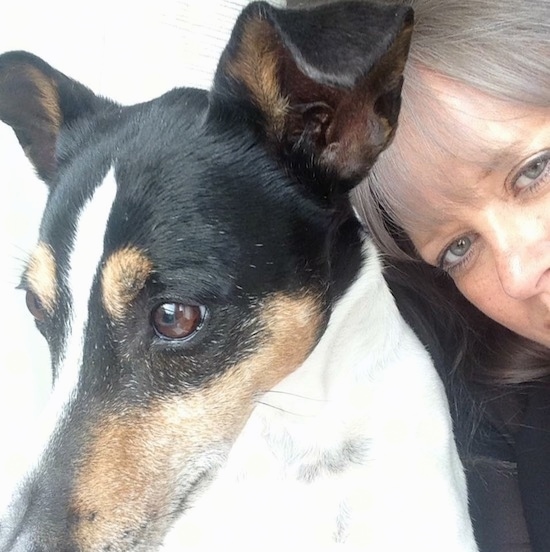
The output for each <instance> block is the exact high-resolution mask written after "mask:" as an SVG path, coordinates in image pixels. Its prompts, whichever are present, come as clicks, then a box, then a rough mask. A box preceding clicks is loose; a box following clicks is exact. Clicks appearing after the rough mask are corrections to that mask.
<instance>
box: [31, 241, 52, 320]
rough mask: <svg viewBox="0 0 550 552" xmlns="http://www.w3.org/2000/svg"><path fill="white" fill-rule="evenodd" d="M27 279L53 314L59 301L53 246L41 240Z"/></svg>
mask: <svg viewBox="0 0 550 552" xmlns="http://www.w3.org/2000/svg"><path fill="white" fill-rule="evenodd" d="M25 279H26V281H27V283H28V285H29V287H30V288H31V290H32V291H33V292H34V293H35V294H36V296H37V297H38V299H39V300H40V303H41V304H42V306H43V307H44V308H45V309H46V311H47V312H48V313H49V314H53V311H54V308H55V303H56V301H57V268H56V263H55V258H54V255H53V251H52V249H51V247H50V246H49V245H48V244H46V243H43V242H40V243H39V244H38V245H37V246H36V249H35V250H34V251H33V253H32V254H31V257H30V259H29V262H28V263H27V269H26V271H25Z"/></svg>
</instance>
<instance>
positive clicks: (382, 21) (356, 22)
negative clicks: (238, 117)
mask: <svg viewBox="0 0 550 552" xmlns="http://www.w3.org/2000/svg"><path fill="white" fill-rule="evenodd" d="M412 27H413V12H412V10H411V9H410V8H407V7H404V6H396V5H393V6H392V5H387V4H386V5H380V4H372V3H365V2H338V3H335V4H328V5H324V6H319V7H316V8H311V9H305V10H281V9H276V8H274V7H272V6H270V5H268V4H266V3H263V2H256V3H253V4H250V5H249V6H248V7H247V8H245V10H244V11H243V13H242V14H241V16H240V18H239V19H238V21H237V24H236V26H235V28H234V31H233V34H232V37H231V40H230V42H229V44H228V46H227V48H226V49H225V51H224V53H223V55H222V57H221V60H220V63H219V66H218V69H217V73H216V77H215V80H214V87H213V90H212V98H213V102H215V101H216V99H217V100H218V101H221V102H224V101H233V102H237V103H240V104H241V105H243V107H245V109H244V110H243V112H248V113H252V114H253V115H252V116H251V118H252V120H253V121H254V122H255V123H257V124H258V128H259V129H260V131H261V133H262V134H263V136H264V138H265V139H266V140H267V141H268V143H269V144H270V145H271V146H275V147H276V148H277V150H278V151H279V152H280V153H282V154H283V155H288V154H289V153H291V154H296V153H297V152H298V153H302V154H304V155H305V156H306V158H307V159H313V160H314V162H315V163H317V164H318V165H320V166H322V167H324V168H326V169H328V170H329V171H331V172H332V173H333V174H334V175H335V176H336V177H339V178H340V180H341V185H342V186H343V187H344V188H349V187H351V186H353V185H355V184H357V183H358V181H359V180H360V179H361V178H362V177H364V176H365V175H366V173H367V172H368V170H369V169H370V167H371V166H372V164H373V162H374V161H375V159H376V157H377V156H378V154H379V153H380V152H381V151H382V150H383V149H384V148H385V147H386V146H387V145H388V143H389V142H390V140H391V139H392V137H393V134H394V132H395V128H396V123H397V116H398V113H399V108H400V94H401V87H402V82H403V77H402V73H403V69H404V66H405V62H406V58H407V54H408V49H409V43H410V38H411V34H412Z"/></svg>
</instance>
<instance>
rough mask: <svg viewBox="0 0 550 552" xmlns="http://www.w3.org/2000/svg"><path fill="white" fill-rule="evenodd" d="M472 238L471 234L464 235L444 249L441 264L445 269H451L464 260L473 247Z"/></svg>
mask: <svg viewBox="0 0 550 552" xmlns="http://www.w3.org/2000/svg"><path fill="white" fill-rule="evenodd" d="M472 243H473V241H472V239H471V238H470V237H469V236H462V237H460V238H458V239H457V240H455V241H454V242H453V243H451V245H449V246H448V247H447V249H445V251H443V253H442V255H441V257H440V260H439V266H440V268H442V269H443V270H446V271H449V270H452V269H453V268H455V267H456V266H458V265H459V264H460V263H461V262H463V261H464V259H465V257H466V255H467V254H468V251H470V248H471V247H472Z"/></svg>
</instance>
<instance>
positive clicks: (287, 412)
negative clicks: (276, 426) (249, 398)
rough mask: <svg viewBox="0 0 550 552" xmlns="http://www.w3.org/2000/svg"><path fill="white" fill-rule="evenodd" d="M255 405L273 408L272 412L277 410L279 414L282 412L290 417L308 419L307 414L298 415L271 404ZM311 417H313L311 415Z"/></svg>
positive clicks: (261, 402) (262, 402) (258, 402)
mask: <svg viewBox="0 0 550 552" xmlns="http://www.w3.org/2000/svg"><path fill="white" fill-rule="evenodd" d="M254 402H255V404H259V405H262V406H267V407H268V408H273V409H274V410H278V411H279V412H284V413H285V414H290V415H291V416H299V417H301V418H308V417H309V416H308V415H307V414H300V413H298V412H292V411H291V410H287V409H286V408H282V407H280V406H275V405H273V404H269V403H266V402H264V401H254ZM311 416H313V415H311Z"/></svg>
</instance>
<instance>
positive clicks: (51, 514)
mask: <svg viewBox="0 0 550 552" xmlns="http://www.w3.org/2000/svg"><path fill="white" fill-rule="evenodd" d="M44 491H45V489H44V488H42V487H41V486H39V485H37V484H36V482H35V481H33V480H32V479H31V480H27V481H26V482H25V483H24V484H22V485H21V486H20V488H19V489H18V491H17V492H16V493H15V495H14V496H13V498H12V501H11V504H10V505H9V506H8V508H7V510H6V511H5V512H2V513H1V514H0V552H54V551H55V552H78V549H77V547H75V546H72V545H71V543H70V542H67V541H65V542H63V541H64V540H65V539H67V538H68V536H67V533H68V532H67V531H65V530H63V528H64V527H66V526H67V524H66V520H65V518H64V516H62V515H61V516H60V515H59V513H60V512H59V511H58V510H57V509H56V508H55V507H53V508H52V502H51V501H48V502H47V501H45V500H44V496H45V493H44ZM53 504H55V503H53Z"/></svg>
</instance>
